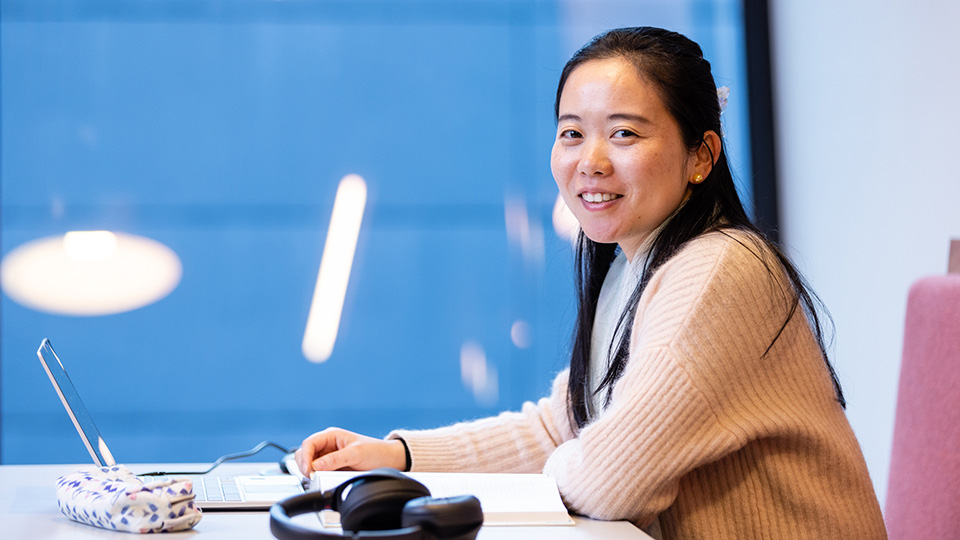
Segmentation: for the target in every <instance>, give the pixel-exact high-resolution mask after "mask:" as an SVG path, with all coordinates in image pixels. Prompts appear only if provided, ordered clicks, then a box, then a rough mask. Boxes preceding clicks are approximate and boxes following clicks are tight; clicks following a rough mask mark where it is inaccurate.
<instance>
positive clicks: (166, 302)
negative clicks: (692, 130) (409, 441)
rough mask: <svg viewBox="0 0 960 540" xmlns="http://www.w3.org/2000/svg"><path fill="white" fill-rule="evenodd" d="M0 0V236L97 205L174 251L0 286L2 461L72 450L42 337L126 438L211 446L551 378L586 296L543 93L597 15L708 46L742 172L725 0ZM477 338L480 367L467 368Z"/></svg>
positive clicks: (9, 245)
mask: <svg viewBox="0 0 960 540" xmlns="http://www.w3.org/2000/svg"><path fill="white" fill-rule="evenodd" d="M0 6H2V13H0V15H2V22H0V24H2V27H0V40H2V41H0V46H2V58H0V60H2V64H0V67H2V71H0V77H2V79H0V107H2V109H0V205H2V208H0V210H2V213H0V249H2V253H3V254H4V255H5V254H7V253H9V252H10V251H11V250H13V249H15V248H16V247H18V246H20V245H22V244H23V243H25V242H28V241H30V240H34V239H36V238H40V237H44V236H49V235H57V234H63V233H64V232H66V231H70V230H90V229H108V230H114V231H122V232H127V233H132V234H138V235H142V236H146V237H149V238H153V239H156V240H159V241H161V242H163V243H164V244H166V245H168V246H170V247H171V248H172V249H173V250H174V251H176V253H177V254H178V255H179V257H180V258H181V260H182V263H183V278H182V281H181V282H180V284H179V286H178V287H177V288H176V289H175V290H174V292H173V293H172V294H171V295H169V296H168V297H166V298H164V299H163V300H161V301H159V302H157V303H155V304H152V305H149V306H147V307H144V308H141V309H138V310H135V311H132V312H128V313H124V314H117V315H107V316H100V317H68V316H60V315H51V314H46V313H42V312H39V311H34V310H31V309H29V308H27V307H24V306H21V305H20V304H18V303H16V302H14V301H13V300H11V299H10V298H9V297H8V296H6V295H4V296H3V298H2V303H0V460H2V462H4V463H42V462H86V461H87V459H88V457H87V455H86V452H85V450H84V448H83V446H82V445H81V444H80V442H79V440H78V438H77V436H76V434H75V432H74V430H73V427H72V426H71V425H70V421H69V419H68V418H67V416H66V414H65V413H64V411H63V408H62V406H61V405H60V403H59V400H58V399H57V398H56V395H55V393H54V392H53V390H52V388H51V387H50V384H49V383H48V382H47V380H46V375H45V374H44V373H43V370H42V369H41V367H40V365H39V363H38V361H37V358H36V355H35V351H36V348H37V346H38V345H39V343H40V340H41V339H42V338H43V337H49V338H50V339H51V340H52V341H53V343H54V346H55V347H56V349H57V351H58V352H59V354H60V356H61V358H62V359H63V361H64V363H65V365H66V366H67V368H68V370H69V371H70V374H71V376H72V378H73V380H74V382H75V384H76V385H77V387H78V389H79V390H80V393H81V395H83V396H84V399H85V401H86V404H87V406H88V408H89V409H91V411H92V412H93V415H94V418H95V419H96V420H97V422H98V424H99V427H100V430H101V431H102V432H103V435H104V438H105V439H106V441H107V442H108V443H109V444H110V446H111V449H112V451H113V453H114V455H115V456H116V458H117V459H118V461H121V462H137V461H211V460H213V459H215V458H216V457H217V456H219V455H221V454H225V453H229V452H234V451H239V450H242V449H245V448H248V447H251V446H253V445H254V444H256V443H257V442H259V441H261V440H264V439H272V440H275V441H277V442H280V443H282V444H288V445H295V444H297V443H298V442H299V441H300V440H301V439H302V438H303V437H304V436H306V435H308V434H309V433H312V432H313V431H315V430H317V429H321V428H323V427H326V426H328V425H338V426H342V427H347V428H352V429H355V430H359V431H361V432H365V433H369V434H371V435H377V436H380V435H383V434H385V433H386V432H387V431H388V430H389V429H391V428H393V427H400V426H403V427H414V428H417V427H429V426H435V425H439V424H444V423H449V422H454V421H458V420H462V419H467V418H474V417H480V416H483V415H488V414H491V413H494V412H497V411H499V410H502V409H507V408H516V407H519V405H520V404H521V403H522V402H523V401H525V400H529V399H534V398H536V397H538V396H540V395H542V394H544V393H546V392H547V391H548V389H549V383H550V381H551V379H552V378H553V375H554V374H555V373H556V372H557V371H558V370H560V369H562V368H563V367H564V365H565V363H566V361H567V359H566V354H567V351H568V342H569V332H570V329H571V323H572V318H573V314H574V311H575V305H574V299H573V295H572V277H571V265H572V253H571V249H570V246H569V244H568V243H567V242H566V241H565V240H564V239H562V238H560V237H559V236H558V235H557V234H556V233H555V232H554V230H553V225H552V222H551V213H552V210H553V205H554V202H555V200H556V196H557V190H556V187H555V185H554V183H553V181H552V178H551V175H550V169H549V152H550V147H551V146H552V142H553V138H554V124H553V119H552V104H553V95H554V92H555V84H556V79H557V77H558V75H559V72H560V70H561V68H562V66H563V62H564V61H565V60H566V58H567V57H568V56H569V55H570V54H571V53H572V52H573V51H574V50H575V49H576V48H577V47H579V46H580V45H582V44H583V42H585V41H586V40H587V39H589V37H591V36H593V35H594V34H596V33H598V32H600V31H602V30H604V29H607V28H611V27H615V26H625V25H637V24H651V25H658V26H665V27H669V28H673V29H676V30H679V31H681V32H684V33H686V34H687V35H689V36H690V37H692V38H693V39H695V40H697V41H698V42H700V43H701V45H703V46H704V49H705V51H706V54H707V56H708V58H710V59H711V61H712V62H713V64H714V70H715V74H716V76H717V79H718V84H726V85H729V86H731V87H732V88H733V94H732V96H731V107H730V109H729V110H728V111H727V113H726V126H725V128H726V130H727V136H728V139H729V141H728V142H729V148H730V154H731V158H732V160H731V161H732V163H733V164H734V166H735V167H738V166H740V168H739V169H738V171H737V173H738V174H739V177H740V178H741V179H743V180H744V183H745V184H747V183H748V182H746V179H748V178H749V171H748V170H746V169H745V168H744V167H743V166H745V165H746V164H747V163H748V159H747V158H746V156H748V155H749V154H748V152H749V148H746V141H747V133H746V116H745V115H746V113H745V106H744V103H745V100H746V96H745V89H746V84H745V82H744V81H745V79H744V77H745V75H744V73H743V58H742V29H741V27H740V11H739V10H740V5H739V3H738V2H730V1H718V2H657V1H642V2H586V1H581V2H572V1H568V2H548V1H532V0H513V1H509V0H484V1H467V0H457V1H419V0H382V1H346V2H340V1H318V2H306V1H303V2H301V1H287V2H271V1H262V0H243V1H232V2H229V1H216V0H196V1H146V2H145V1H135V0H113V1H100V2H71V1H55V0H20V1H10V0H3V1H2V2H0ZM738 89H743V90H742V91H740V92H738ZM350 173H356V174H360V175H361V176H363V177H364V178H365V179H366V181H367V185H368V188H369V200H368V204H367V208H366V212H365V215H364V223H363V228H362V231H361V235H360V240H359V244H358V247H357V255H356V260H355V264H354V267H353V272H352V275H351V281H350V286H349V289H348V293H347V297H346V303H345V307H344V311H343V316H342V319H341V325H340V331H339V336H338V339H337V342H336V346H335V349H334V352H333V355H332V356H331V358H330V359H329V360H328V361H326V362H325V363H322V364H314V363H310V362H308V361H306V360H305V358H304V356H303V354H302V353H301V350H300V344H301V340H302V338H303V332H304V327H305V323H306V317H307V313H308V309H309V305H310V300H311V295H312V293H313V288H314V283H315V280H316V277H317V269H318V266H319V264H320V260H321V257H322V249H323V245H324V240H325V234H326V228H327V225H328V223H329V220H330V213H331V208H332V203H333V197H334V194H335V192H336V188H337V184H338V182H339V180H340V179H341V178H342V177H343V176H344V175H346V174H350ZM744 195H745V197H747V198H748V199H749V193H744ZM517 212H519V214H518V213H517ZM508 215H511V216H517V215H520V216H521V217H523V218H524V219H523V223H522V224H523V234H519V233H516V231H515V230H514V231H512V232H511V227H514V226H515V225H510V226H508V223H515V222H511V219H512V218H511V219H508V217H507V216H508ZM518 234H519V236H518ZM517 323H520V324H521V325H524V324H525V325H528V326H527V327H528V328H529V329H530V331H529V334H528V336H527V339H526V340H523V339H521V340H519V341H517V339H516V336H514V337H512V336H511V329H512V328H514V327H515V325H516V324H517ZM465 344H472V346H473V347H474V348H479V350H482V351H483V354H484V355H485V358H486V361H487V362H488V363H489V365H490V375H491V376H493V375H494V374H495V377H496V382H495V384H494V388H495V392H494V393H493V394H489V393H488V394H486V395H484V396H478V395H476V394H475V393H474V392H472V391H471V390H470V388H468V386H467V385H466V384H465V383H464V382H463V373H462V370H461V351H462V350H463V348H464V346H465Z"/></svg>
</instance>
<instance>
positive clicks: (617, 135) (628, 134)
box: [613, 129, 637, 139]
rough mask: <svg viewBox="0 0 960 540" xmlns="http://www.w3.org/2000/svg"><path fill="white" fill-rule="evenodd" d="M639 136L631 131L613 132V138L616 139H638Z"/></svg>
mask: <svg viewBox="0 0 960 540" xmlns="http://www.w3.org/2000/svg"><path fill="white" fill-rule="evenodd" d="M636 136H637V134H636V133H634V132H633V131H630V130H629V129H618V130H616V131H614V132H613V137H614V138H616V139H625V138H627V137H636Z"/></svg>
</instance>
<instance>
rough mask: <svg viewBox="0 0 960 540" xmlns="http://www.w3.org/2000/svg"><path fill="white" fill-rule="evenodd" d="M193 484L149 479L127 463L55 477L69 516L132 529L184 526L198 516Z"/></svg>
mask: <svg viewBox="0 0 960 540" xmlns="http://www.w3.org/2000/svg"><path fill="white" fill-rule="evenodd" d="M193 498H194V494H193V483H192V482H190V481H189V480H177V479H169V480H163V481H160V482H149V483H145V482H144V481H143V480H140V478H138V477H137V476H136V475H135V474H133V473H132V472H130V470H128V469H127V468H126V467H124V466H123V465H115V466H113V467H101V468H98V469H90V470H81V471H77V472H75V473H71V474H68V475H65V476H61V477H60V478H59V479H57V504H58V505H59V506H60V512H62V513H63V515H65V516H67V517H68V518H70V519H72V520H74V521H79V522H81V523H86V524H89V525H94V526H96V527H102V528H104V529H113V530H119V531H127V532H134V533H155V532H170V531H185V530H187V529H191V528H193V526H194V525H196V524H197V522H199V521H200V517H201V513H200V507H198V506H197V505H195V504H194V502H193Z"/></svg>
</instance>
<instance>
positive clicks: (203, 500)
mask: <svg viewBox="0 0 960 540" xmlns="http://www.w3.org/2000/svg"><path fill="white" fill-rule="evenodd" d="M37 356H38V357H40V363H41V364H43V369H44V370H46V372H47V376H49V377H50V382H51V383H53V387H54V389H56V391H57V395H59V396H60V401H62V402H63V406H64V407H65V408H66V409H67V414H69V415H70V419H71V420H73V425H74V426H76V428H77V432H78V433H79V434H80V438H81V439H83V444H84V445H86V447H87V451H89V452H90V456H91V457H92V458H93V461H94V463H96V464H97V465H98V466H100V467H112V466H113V465H116V464H117V462H116V461H115V460H114V459H113V455H112V454H111V453H110V449H109V448H107V443H105V442H104V441H103V437H101V436H100V431H99V430H98V429H97V426H96V424H94V423H93V418H92V417H91V416H90V413H89V412H88V411H87V408H86V407H84V406H83V401H81V400H80V394H79V393H77V389H76V387H74V386H73V382H71V381H70V377H69V376H67V371H66V370H65V369H64V368H63V363H62V362H60V357H59V356H57V353H55V352H54V351H53V347H52V346H51V345H50V340H48V339H44V340H43V342H41V343H40V348H39V349H37ZM174 476H175V477H176V478H189V479H190V480H192V481H193V491H194V493H195V494H196V495H197V498H196V503H197V504H198V505H199V506H200V508H203V509H204V510H214V509H248V510H253V509H267V508H270V506H271V505H272V504H273V503H275V502H277V501H280V500H282V499H285V498H287V497H289V496H291V495H296V494H298V493H303V485H302V484H301V479H300V478H299V477H297V476H294V475H290V474H277V475H262V476H217V475H213V474H204V475H180V474H177V475H174ZM142 479H143V480H144V481H146V482H150V481H155V480H157V477H156V476H149V477H142Z"/></svg>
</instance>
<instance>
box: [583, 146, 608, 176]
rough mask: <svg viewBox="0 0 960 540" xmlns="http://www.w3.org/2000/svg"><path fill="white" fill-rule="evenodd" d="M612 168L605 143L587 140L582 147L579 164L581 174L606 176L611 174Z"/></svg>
mask: <svg viewBox="0 0 960 540" xmlns="http://www.w3.org/2000/svg"><path fill="white" fill-rule="evenodd" d="M612 168H613V167H612V165H611V163H610V157H609V156H608V155H607V147H606V145H605V144H604V141H601V140H597V139H587V140H585V141H584V142H583V144H582V145H580V160H579V161H578V162H577V172H578V173H579V174H582V175H585V176H605V175H607V174H610V172H611V169H612Z"/></svg>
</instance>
